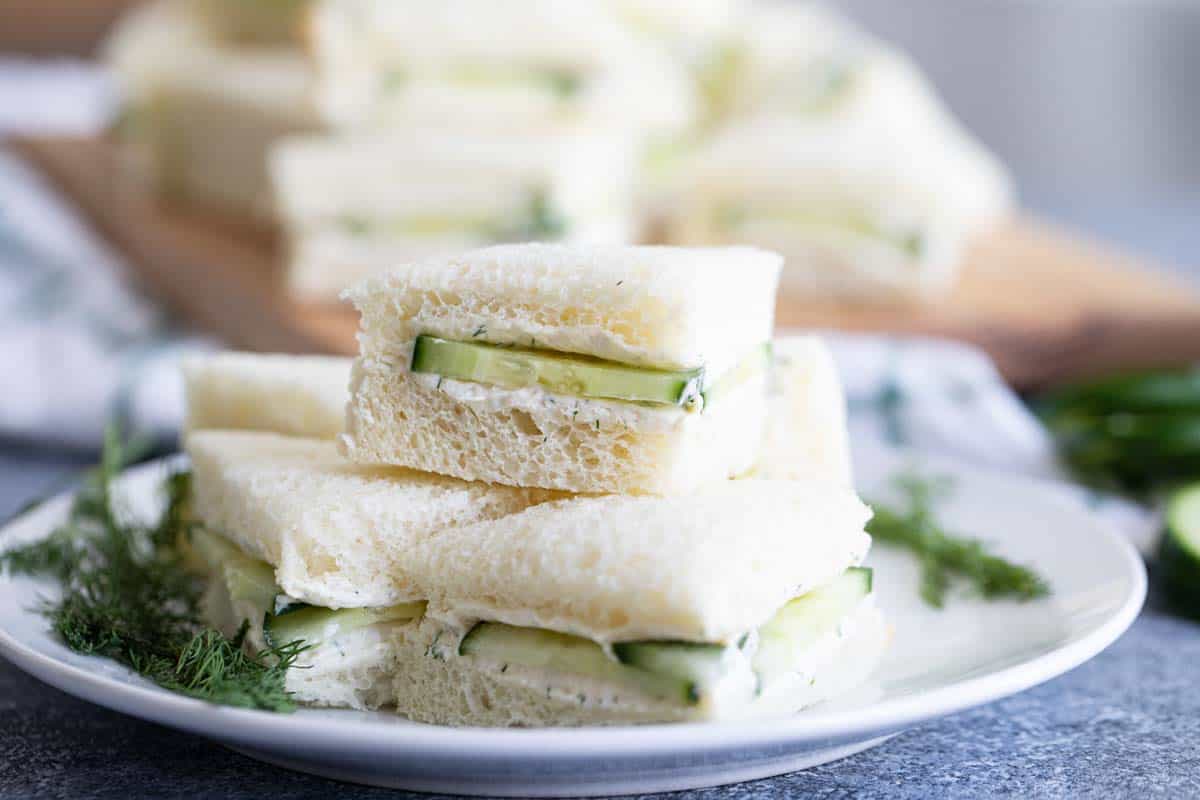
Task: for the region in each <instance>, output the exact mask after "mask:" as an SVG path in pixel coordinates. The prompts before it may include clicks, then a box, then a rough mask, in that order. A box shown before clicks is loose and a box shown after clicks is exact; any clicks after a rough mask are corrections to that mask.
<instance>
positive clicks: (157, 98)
mask: <svg viewBox="0 0 1200 800" xmlns="http://www.w3.org/2000/svg"><path fill="white" fill-rule="evenodd" d="M279 2H280V3H281V4H282V2H283V0H279ZM221 5H223V6H232V5H235V3H234V2H233V0H224V2H222V3H221ZM236 5H239V6H244V7H247V8H248V7H251V6H262V5H266V4H264V3H257V2H255V3H248V2H239V3H236ZM193 10H194V9H191V8H189V7H188V4H187V3H176V2H170V0H158V1H157V2H151V3H148V4H146V5H144V6H141V7H139V8H137V9H135V10H133V11H131V12H130V13H129V14H128V15H126V16H125V17H123V18H122V19H121V20H120V22H118V24H117V26H116V28H115V30H114V33H113V34H112V36H111V37H110V38H109V40H108V42H107V43H106V46H105V60H106V61H107V63H108V65H109V67H110V68H111V71H112V72H113V74H114V76H115V77H116V80H117V83H118V84H119V85H120V88H121V91H122V96H123V98H124V102H125V107H124V109H123V123H122V124H121V126H120V128H119V131H118V133H119V134H120V138H121V140H122V143H123V144H124V145H126V147H127V149H128V150H129V151H130V152H131V153H132V154H133V155H134V156H136V157H135V158H134V159H130V161H131V162H133V163H136V164H139V165H141V166H142V167H144V170H145V172H146V173H147V177H148V178H149V179H150V181H151V182H152V183H153V184H154V185H155V188H156V189H157V190H159V191H160V192H162V193H164V194H165V195H167V196H169V197H171V198H172V199H180V200H185V201H188V202H190V203H195V204H201V205H204V206H208V207H211V208H215V209H218V210H220V211H223V212H228V213H229V214H230V215H231V216H233V215H236V216H237V217H241V218H248V219H250V220H253V221H255V222H256V223H260V224H263V225H267V224H271V223H273V222H274V216H275V215H274V200H273V198H272V194H271V184H270V179H269V174H268V170H267V160H268V155H269V154H270V152H271V149H272V148H273V147H274V145H275V144H276V143H277V142H279V141H280V140H282V139H284V138H286V137H287V136H290V135H296V134H303V133H312V132H316V131H321V130H325V129H326V128H327V127H328V125H327V120H326V119H325V118H324V117H323V115H322V114H321V112H320V111H319V110H318V108H317V107H316V105H315V104H314V95H313V81H314V74H313V67H312V64H311V63H310V62H309V60H308V59H307V57H306V56H305V55H304V54H303V53H302V52H301V51H299V50H292V49H288V48H278V47H267V48H259V47H242V46H239V45H237V44H231V43H227V42H224V41H220V40H218V39H215V38H214V37H213V36H212V35H211V31H209V30H208V29H207V28H206V27H205V25H203V24H202V23H201V22H200V20H199V19H197V17H196V16H195V15H194V14H193V13H192V12H193ZM239 221H243V222H244V221H245V219H242V220H239Z"/></svg>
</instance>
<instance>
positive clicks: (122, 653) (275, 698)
mask: <svg viewBox="0 0 1200 800" xmlns="http://www.w3.org/2000/svg"><path fill="white" fill-rule="evenodd" d="M130 455H131V450H130V447H129V445H128V444H126V443H123V442H122V440H121V437H120V436H119V435H118V434H117V433H116V431H115V430H113V429H110V430H109V431H108V432H107V433H106V434H105V442H104V452H103V455H102V457H101V461H100V464H99V466H97V467H96V468H95V469H93V470H92V471H91V472H89V473H88V475H87V477H86V478H85V480H84V482H83V485H82V487H81V488H80V490H79V492H78V493H77V494H76V497H75V501H74V503H73V504H72V507H71V511H70V513H69V515H68V517H67V520H66V522H64V523H63V524H62V525H60V526H59V527H58V528H57V529H55V530H54V531H53V532H52V533H51V534H50V535H49V536H47V537H46V538H45V539H43V540H41V541H38V542H34V543H31V544H27V545H23V546H20V547H17V548H14V549H11V550H8V551H6V552H4V553H0V568H4V569H7V570H8V571H10V572H12V573H20V574H28V575H39V576H45V577H51V578H54V579H56V580H57V581H58V582H59V583H60V584H62V596H61V597H60V598H59V599H58V600H54V601H47V602H46V603H45V604H44V605H43V606H42V608H41V611H42V613H43V614H45V616H46V618H47V619H48V620H49V621H50V625H51V627H52V629H53V630H54V632H55V633H57V634H58V635H59V636H60V637H61V638H62V640H63V642H65V643H66V645H67V646H68V647H70V648H71V649H72V650H74V651H75V652H77V653H83V654H84V655H95V656H102V657H106V658H111V659H113V660H115V661H118V662H120V663H122V664H125V665H126V666H128V667H130V668H131V669H133V670H134V671H135V672H137V673H138V674H140V675H142V676H144V677H146V678H147V679H149V680H151V681H153V682H154V683H157V684H158V685H160V686H162V687H164V688H167V689H171V690H173V691H176V692H180V693H182V694H186V695H190V696H192V697H196V698H200V699H202V700H207V701H209V702H212V703H218V704H222V705H230V706H239V707H243V708H258V709H264V710H268V711H280V712H287V711H292V710H294V709H295V703H294V701H293V700H292V698H291V695H290V694H289V693H288V691H287V690H286V688H285V686H284V676H285V674H286V672H287V670H288V669H289V668H290V667H291V666H293V665H294V663H295V661H296V658H297V657H298V656H299V654H300V653H301V652H302V651H303V649H304V646H303V645H302V643H300V642H292V643H289V644H286V645H284V646H282V647H274V648H270V649H268V650H265V651H262V652H260V653H257V654H254V655H251V654H249V653H247V652H245V651H244V650H243V649H242V640H243V638H244V636H245V631H246V626H243V628H242V631H241V632H240V633H239V634H238V635H237V636H236V637H234V638H233V639H230V638H228V637H226V636H224V635H222V634H221V633H219V632H217V631H215V630H212V629H209V628H206V627H205V626H204V624H203V623H202V622H201V614H200V592H201V589H202V585H201V582H200V581H199V580H198V579H197V578H196V576H195V575H193V574H192V573H190V572H189V571H188V570H187V569H186V568H185V566H184V564H183V561H182V558H181V555H180V553H179V551H178V549H177V545H178V543H179V541H180V540H181V539H182V538H183V537H186V536H187V532H188V526H189V522H188V510H187V504H188V497H189V489H190V480H189V479H190V475H189V473H187V472H177V473H174V474H172V475H171V476H170V477H168V478H167V480H166V485H165V491H166V494H167V503H166V507H165V509H164V511H163V513H162V516H161V517H160V518H159V519H158V520H157V521H156V522H155V523H154V524H152V525H144V524H138V523H134V522H130V521H127V520H125V519H122V516H121V514H120V513H119V509H118V508H117V505H116V503H115V502H114V497H113V482H114V480H115V479H116V477H117V475H118V474H119V473H120V471H121V469H122V468H123V467H124V466H125V465H126V464H127V463H129V461H130Z"/></svg>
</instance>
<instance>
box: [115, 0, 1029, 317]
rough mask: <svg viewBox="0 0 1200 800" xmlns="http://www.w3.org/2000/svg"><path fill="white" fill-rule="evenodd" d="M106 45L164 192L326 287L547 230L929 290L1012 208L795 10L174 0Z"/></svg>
mask: <svg viewBox="0 0 1200 800" xmlns="http://www.w3.org/2000/svg"><path fill="white" fill-rule="evenodd" d="M109 54H110V61H111V63H112V64H113V66H114V69H115V71H116V73H117V75H118V77H119V79H120V80H121V83H122V84H123V85H124V87H125V89H126V94H127V98H128V111H129V113H128V114H127V115H126V124H125V126H124V130H125V132H126V138H128V139H129V140H131V141H132V142H134V143H135V144H136V145H138V147H137V148H135V149H136V151H137V152H138V153H140V155H141V159H142V161H144V162H145V163H144V165H143V166H144V167H145V168H146V169H147V171H148V172H149V173H150V174H151V176H152V177H153V178H154V179H155V181H156V183H157V185H158V186H159V187H160V188H161V189H162V190H163V191H164V192H166V193H167V194H169V195H171V196H175V197H183V198H185V199H188V200H192V201H198V202H202V203H205V204H207V205H210V206H216V207H219V208H222V209H225V210H228V211H231V212H234V213H235V214H237V215H239V216H240V217H243V218H248V219H252V220H257V221H258V222H259V223H263V224H269V225H272V226H277V227H279V228H281V229H282V230H283V231H284V232H285V234H286V237H285V240H286V242H287V246H288V262H289V264H290V269H289V270H288V274H289V275H290V280H289V285H290V287H291V288H292V289H293V290H294V291H296V292H298V293H301V294H303V295H305V296H307V297H318V298H334V297H336V296H337V294H338V292H339V291H341V290H342V289H343V288H345V287H347V286H349V285H351V284H352V283H354V282H356V281H357V280H359V279H360V278H361V277H362V276H363V275H365V274H369V273H373V272H378V271H380V270H381V269H383V268H384V265H390V264H395V263H399V262H401V261H405V260H408V259H412V258H420V257H424V256H426V255H433V254H441V253H452V252H458V251H460V250H462V249H464V248H469V247H477V246H484V245H487V244H490V243H497V242H514V241H527V240H531V239H538V240H542V241H567V242H574V243H622V244H623V243H630V242H634V241H646V240H655V241H666V242H668V243H671V244H677V245H712V244H730V243H751V244H756V245H759V246H763V247H770V248H772V249H775V250H778V251H779V252H781V253H783V254H784V256H785V257H786V258H787V267H786V269H785V271H784V281H783V285H784V288H785V290H787V291H792V292H793V293H805V292H807V293H809V294H814V293H815V294H818V295H821V294H828V295H835V296H839V297H848V298H853V299H914V298H922V297H928V296H931V295H936V294H938V293H939V292H942V291H944V290H945V289H946V288H948V287H949V286H950V285H951V284H952V283H953V279H954V277H955V275H956V273H957V270H958V267H959V266H960V264H961V262H962V260H963V257H964V253H965V248H966V246H967V245H968V244H969V243H970V242H971V241H972V240H974V239H975V238H976V237H978V236H979V235H981V234H982V233H984V232H985V231H987V230H988V229H989V228H991V227H993V226H995V225H996V224H997V222H998V221H1000V220H1001V219H1003V218H1004V217H1005V216H1006V215H1007V213H1008V211H1009V209H1010V206H1011V189H1010V186H1009V180H1008V177H1007V175H1006V174H1005V172H1004V170H1003V168H1002V167H1001V166H1000V165H999V164H998V163H997V162H996V161H995V159H993V158H992V157H991V156H990V155H989V154H988V153H987V152H986V151H984V150H983V149H982V148H981V147H980V146H979V145H978V144H977V143H976V142H975V141H974V140H972V139H971V137H970V136H969V135H968V134H967V133H966V132H965V131H963V129H962V128H961V127H960V126H959V125H958V124H957V122H956V121H955V120H954V119H953V118H952V117H951V115H950V114H949V113H948V112H947V111H946V110H945V109H944V108H943V107H942V105H941V103H940V102H939V101H938V99H937V97H936V96H935V94H934V93H933V91H932V89H931V87H930V86H929V85H928V83H927V82H926V81H925V80H924V78H923V77H922V76H921V75H920V73H919V72H918V71H917V69H916V68H915V66H914V65H913V64H912V63H911V62H910V61H909V60H907V59H906V58H904V57H903V56H902V55H901V54H899V53H896V52H895V51H893V50H891V49H890V48H888V47H886V46H884V45H882V44H880V43H879V42H876V41H874V40H872V39H870V38H868V37H866V36H864V35H862V34H861V33H859V32H858V31H856V30H855V29H854V28H853V27H852V26H850V25H849V24H847V23H846V22H845V21H844V20H842V19H841V18H839V17H837V16H835V15H832V14H830V13H829V12H828V11H825V10H823V9H822V8H820V7H819V6H814V5H813V4H811V3H806V2H798V1H797V0H776V2H767V1H766V0H762V1H761V2H754V3H751V2H745V1H744V0H692V2H679V0H672V1H671V2H663V1H662V0H572V2H561V0H508V2H504V3H496V2H491V0H442V1H441V2H437V3H430V2H423V0H154V2H152V3H150V4H149V5H147V6H145V7H143V8H142V9H141V10H139V11H137V12H135V14H134V15H132V16H131V18H130V19H129V20H127V21H126V22H125V23H124V24H123V25H122V26H120V28H119V30H118V32H117V33H116V35H115V36H114V38H113V41H112V42H111V44H110V47H109ZM398 187H403V191H400V190H398Z"/></svg>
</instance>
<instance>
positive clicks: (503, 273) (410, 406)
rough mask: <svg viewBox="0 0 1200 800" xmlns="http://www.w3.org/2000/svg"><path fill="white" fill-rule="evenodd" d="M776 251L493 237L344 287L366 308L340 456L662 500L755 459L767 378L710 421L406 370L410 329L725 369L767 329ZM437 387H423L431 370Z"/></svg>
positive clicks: (671, 410)
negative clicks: (491, 243) (499, 241)
mask: <svg viewBox="0 0 1200 800" xmlns="http://www.w3.org/2000/svg"><path fill="white" fill-rule="evenodd" d="M779 266H780V263H779V259H778V258H777V257H776V256H775V255H773V254H770V253H766V252H764V251H760V250H752V249H745V248H728V249H710V250H705V249H682V248H664V247H625V248H621V247H583V246H567V245H547V244H528V245H501V246H496V247H491V248H486V249H483V250H478V251H474V252H470V253H466V254H464V255H462V256H457V257H454V258H448V259H441V260H430V261H426V262H419V263H415V264H409V265H406V266H402V267H400V268H397V269H396V270H394V271H392V272H391V273H390V274H388V275H386V276H380V277H378V278H373V279H370V280H368V281H366V282H364V283H362V284H360V285H359V286H357V287H355V288H354V289H352V290H351V291H349V292H348V293H347V295H348V296H349V297H350V299H351V300H353V301H354V303H355V305H356V306H357V307H358V309H359V311H360V313H361V314H362V328H361V332H360V334H359V345H360V355H359V358H358V359H357V361H356V362H355V367H354V373H353V377H352V387H351V402H350V406H349V407H348V412H347V423H346V426H347V433H346V435H345V436H343V437H342V439H341V443H342V446H343V453H344V454H345V455H346V456H347V457H348V458H350V459H351V460H353V461H358V462H362V463H387V464H397V465H402V466H409V467H412V468H415V469H422V470H427V471H431V472H439V473H443V474H448V475H454V476H456V477H460V478H463V479H466V480H484V481H489V482H494V483H507V484H512V485H519V486H542V487H545V488H552V489H562V490H567V491H574V492H589V493H601V492H639V493H653V494H671V493H677V492H681V491H686V490H687V489H689V488H690V487H693V486H696V485H699V484H701V483H704V482H706V481H713V480H721V479H724V478H729V477H733V476H735V475H740V474H742V473H744V472H745V471H746V470H748V469H749V468H750V467H751V466H752V465H753V463H754V458H755V456H756V453H757V450H758V447H759V441H760V438H761V436H762V426H763V423H764V416H765V402H766V398H765V392H764V386H765V380H764V378H765V376H755V377H752V378H750V379H747V380H745V381H743V382H742V384H741V385H740V386H739V387H738V388H736V389H734V390H732V391H731V392H730V393H729V394H728V395H726V396H724V397H723V398H722V399H721V401H720V402H719V403H716V402H715V403H713V404H712V406H711V407H710V408H707V409H705V411H704V412H703V413H700V414H695V413H688V412H686V411H684V410H683V409H682V408H679V407H674V406H670V407H668V406H661V407H642V406H637V405H634V404H631V403H621V402H607V401H592V400H586V401H585V400H582V399H580V398H576V397H571V396H566V395H554V394H551V393H549V392H545V391H542V390H541V389H538V388H528V389H519V390H506V389H499V388H496V387H489V386H482V385H480V384H473V383H469V382H463V381H457V380H444V381H443V380H439V379H438V378H437V376H433V375H413V374H412V373H410V372H409V371H408V367H409V363H410V361H411V356H412V348H413V343H414V341H415V339H416V337H417V336H418V335H420V334H431V335H436V336H440V337H443V338H446V339H451V340H460V341H480V342H486V343H490V344H514V345H522V346H526V347H528V346H530V345H534V346H536V347H537V348H540V349H546V350H554V351H559V352H564V353H579V354H583V355H588V356H595V357H598V358H603V359H608V360H612V361H618V362H623V363H628V364H637V365H643V366H649V367H657V368H668V369H680V368H694V367H701V366H702V367H704V369H705V370H706V372H707V374H708V375H709V376H711V377H712V378H713V379H714V380H716V379H718V378H719V377H720V376H721V375H723V374H724V373H725V372H727V371H728V370H730V369H732V368H733V367H734V366H735V365H736V364H737V363H738V362H739V361H741V360H743V359H745V358H746V357H747V356H749V355H750V354H751V353H753V351H754V349H755V348H756V347H758V346H761V343H763V342H766V341H767V340H769V338H770V331H771V325H772V319H773V313H774V291H775V282H776V278H777V275H778V270H779ZM430 379H432V380H430Z"/></svg>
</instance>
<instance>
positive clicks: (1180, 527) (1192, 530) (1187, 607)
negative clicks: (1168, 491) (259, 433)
mask: <svg viewBox="0 0 1200 800" xmlns="http://www.w3.org/2000/svg"><path fill="white" fill-rule="evenodd" d="M1166 517H1167V530H1166V534H1165V535H1164V536H1163V541H1162V549H1161V552H1160V553H1159V573H1160V575H1161V581H1162V586H1163V591H1164V593H1165V594H1166V595H1167V599H1168V600H1170V601H1171V603H1172V605H1174V606H1175V607H1176V608H1178V609H1179V611H1181V612H1183V613H1184V614H1187V615H1188V616H1190V617H1195V618H1196V619H1200V483H1195V484H1192V485H1190V486H1187V487H1185V488H1183V489H1179V490H1178V491H1176V492H1175V493H1174V494H1172V495H1171V497H1170V499H1169V500H1168V501H1167V514H1166Z"/></svg>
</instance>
